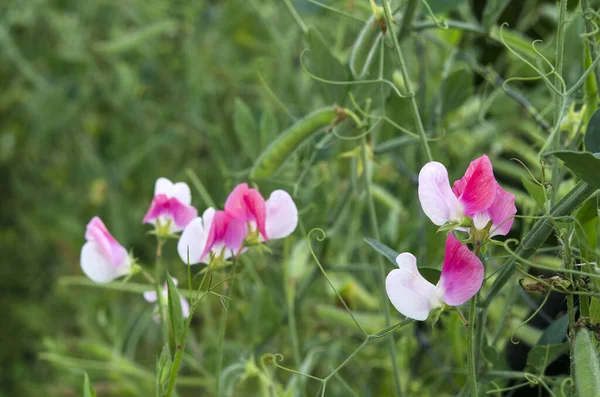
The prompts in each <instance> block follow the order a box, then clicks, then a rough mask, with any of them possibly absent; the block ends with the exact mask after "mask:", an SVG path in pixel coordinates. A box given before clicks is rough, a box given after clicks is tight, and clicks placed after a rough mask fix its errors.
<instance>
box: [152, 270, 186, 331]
mask: <svg viewBox="0 0 600 397" xmlns="http://www.w3.org/2000/svg"><path fill="white" fill-rule="evenodd" d="M173 284H175V285H177V284H179V282H178V281H177V279H175V278H174V279H173ZM143 295H144V299H145V300H146V302H149V303H154V302H156V300H157V295H156V291H146V292H144V294H143ZM180 298H181V311H182V313H183V317H184V318H187V317H188V316H189V315H190V304H189V302H188V301H187V299H185V298H184V297H183V296H180ZM168 301H169V290H168V287H167V283H165V285H164V286H163V289H162V291H161V292H160V304H161V305H162V306H166V305H167V303H168ZM157 310H158V306H157ZM153 318H154V321H158V320H159V319H160V316H158V315H155V316H154V317H153Z"/></svg>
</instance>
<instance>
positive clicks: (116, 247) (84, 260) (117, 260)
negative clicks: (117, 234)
mask: <svg viewBox="0 0 600 397" xmlns="http://www.w3.org/2000/svg"><path fill="white" fill-rule="evenodd" d="M85 239H86V240H87V242H86V243H85V244H84V245H83V247H82V248H81V258H80V263H81V269H82V270H83V272H84V273H85V275H86V276H88V277H89V278H90V279H91V280H92V281H94V282H96V283H107V282H109V281H112V280H114V279H116V278H119V277H122V276H125V275H127V274H129V273H131V271H132V266H131V265H132V262H133V261H132V260H131V258H130V257H129V254H128V253H127V250H126V249H125V248H124V247H123V246H122V245H121V244H119V242H118V241H117V240H116V239H115V238H114V237H113V236H112V234H110V232H109V231H108V229H107V228H106V226H105V225H104V222H102V220H101V219H100V218H98V217H97V216H95V217H94V218H92V220H91V221H90V222H89V223H88V224H87V227H86V231H85Z"/></svg>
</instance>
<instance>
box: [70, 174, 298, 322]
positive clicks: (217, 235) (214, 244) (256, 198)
mask: <svg viewBox="0 0 600 397" xmlns="http://www.w3.org/2000/svg"><path fill="white" fill-rule="evenodd" d="M191 201H192V195H191V191H190V187H189V186H188V185H187V184H186V183H183V182H178V183H172V182H171V181H170V180H168V179H166V178H159V179H158V180H157V181H156V184H155V187H154V198H153V199H152V203H151V204H150V208H149V209H148V211H147V213H146V215H145V216H144V219H143V221H142V222H143V223H148V224H152V225H154V226H155V231H154V233H155V234H156V235H157V236H159V238H164V237H169V236H173V235H175V233H178V232H182V234H181V236H180V237H179V242H178V244H177V252H178V253H179V256H180V257H181V260H182V261H183V262H184V263H188V264H190V265H193V264H197V263H207V264H208V263H211V262H212V261H223V260H226V259H228V258H230V257H232V256H234V255H239V254H241V253H243V252H245V251H246V250H247V249H248V248H249V247H252V246H256V245H259V244H262V243H265V242H267V241H268V240H270V239H279V238H283V237H286V236H288V235H289V234H291V233H292V232H293V231H294V230H295V229H296V226H297V224H298V209H297V208H296V204H295V203H294V200H293V199H292V197H291V196H290V195H289V194H288V193H287V192H285V191H283V190H275V191H273V192H272V193H271V195H270V197H269V199H267V200H265V199H264V198H263V196H262V195H261V194H260V192H259V191H258V190H257V189H253V188H250V187H248V185H247V184H246V183H242V184H239V185H238V186H236V187H235V189H233V191H232V192H231V194H230V195H229V197H228V198H227V200H226V201H225V207H224V209H223V210H216V209H214V208H208V209H206V210H205V211H204V213H203V214H202V217H198V211H197V210H196V208H194V207H192V206H191ZM85 238H86V240H87V242H86V243H85V244H84V245H83V247H82V249H81V260H80V263H81V268H82V270H83V272H84V273H85V275H86V276H88V277H89V278H90V279H91V280H92V281H94V282H96V283H107V282H110V281H112V280H115V279H117V278H119V277H123V276H128V275H131V274H134V273H135V272H137V271H139V270H140V267H139V266H138V265H137V264H136V263H135V260H134V258H133V256H132V255H130V254H129V253H128V252H127V250H126V249H125V248H124V247H123V246H122V245H121V244H119V242H118V241H117V240H116V239H115V238H114V237H113V236H112V234H110V232H109V231H108V229H107V228H106V226H105V225H104V223H103V222H102V220H101V219H100V218H98V217H94V218H93V219H92V220H91V221H90V222H89V223H88V225H87V229H86V232H85ZM165 288H166V287H165ZM164 294H166V289H165V291H164V292H163V295H164ZM144 298H145V299H146V300H147V301H149V302H156V301H161V299H164V297H159V296H157V294H156V292H155V291H150V292H146V293H144ZM182 307H183V308H184V312H185V308H186V307H187V308H188V309H189V305H188V303H187V301H186V302H183V301H182ZM184 314H185V313H184ZM186 316H187V315H186Z"/></svg>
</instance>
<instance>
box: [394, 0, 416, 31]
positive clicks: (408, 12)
mask: <svg viewBox="0 0 600 397" xmlns="http://www.w3.org/2000/svg"><path fill="white" fill-rule="evenodd" d="M419 2H420V0H408V4H407V5H406V8H405V9H404V16H403V17H402V26H401V27H400V32H399V33H398V38H399V39H400V40H402V39H403V38H404V37H406V36H407V35H408V33H409V32H410V30H411V29H412V24H413V20H414V19H415V15H416V14H417V9H418V8H419ZM388 26H389V25H388Z"/></svg>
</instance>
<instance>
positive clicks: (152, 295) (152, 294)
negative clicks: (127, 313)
mask: <svg viewBox="0 0 600 397" xmlns="http://www.w3.org/2000/svg"><path fill="white" fill-rule="evenodd" d="M143 295H144V299H145V300H146V302H150V303H152V302H156V297H157V295H156V291H146V292H144V294H143Z"/></svg>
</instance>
